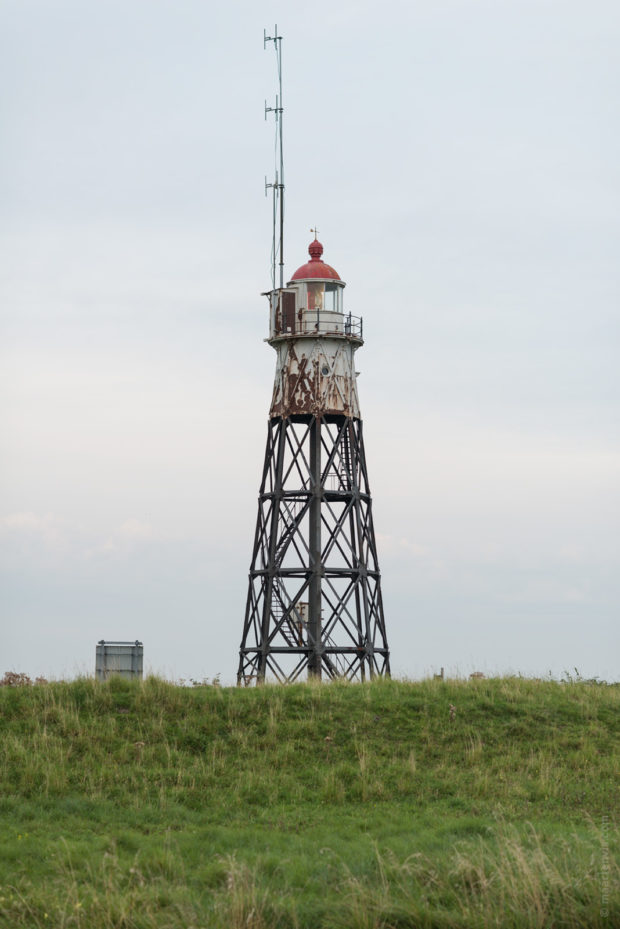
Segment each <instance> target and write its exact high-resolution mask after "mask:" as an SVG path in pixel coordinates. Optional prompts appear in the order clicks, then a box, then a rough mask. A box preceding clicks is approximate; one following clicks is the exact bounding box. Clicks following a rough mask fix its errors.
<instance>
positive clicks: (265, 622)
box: [237, 414, 390, 685]
mask: <svg viewBox="0 0 620 929" xmlns="http://www.w3.org/2000/svg"><path fill="white" fill-rule="evenodd" d="M304 672H306V673H307V674H308V675H309V676H313V677H316V678H321V677H323V676H324V677H326V678H338V677H342V678H346V679H348V680H362V681H363V680H366V679H367V678H372V677H374V676H375V675H386V674H389V673H390V666H389V650H388V645H387V638H386V632H385V622H384V616H383V603H382V599H381V575H380V572H379V563H378V559H377V549H376V545H375V535H374V527H373V521H372V504H371V497H370V488H369V484H368V473H367V469H366V460H365V455H364V443H363V436H362V422H361V420H360V419H357V418H353V417H350V416H345V415H334V414H327V415H322V416H321V415H316V414H305V415H296V416H289V417H281V416H272V418H271V420H270V422H269V428H268V435H267V447H266V452H265V461H264V466H263V476H262V481H261V487H260V494H259V502H258V519H257V523H256V533H255V536H254V546H253V552H252V561H251V565H250V576H249V589H248V597H247V604H246V611H245V621H244V627H243V637H242V642H241V648H240V660H239V670H238V675H237V679H238V683H239V684H245V685H249V684H253V683H261V682H263V681H265V680H266V679H274V680H277V681H281V682H290V681H295V680H297V679H299V678H300V677H301V676H302V674H303V673H304Z"/></svg>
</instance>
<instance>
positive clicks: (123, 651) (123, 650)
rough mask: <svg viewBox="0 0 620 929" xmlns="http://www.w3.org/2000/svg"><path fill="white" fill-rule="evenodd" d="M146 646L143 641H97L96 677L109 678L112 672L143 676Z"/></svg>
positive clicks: (122, 674)
mask: <svg viewBox="0 0 620 929" xmlns="http://www.w3.org/2000/svg"><path fill="white" fill-rule="evenodd" d="M143 652H144V646H143V645H142V642H138V640H137V639H136V641H135V642H106V641H105V640H104V639H101V641H100V642H98V643H97V659H96V662H95V677H96V678H97V680H98V681H105V680H107V679H108V678H109V677H110V675H111V674H117V675H118V676H119V677H129V678H141V677H142V658H143Z"/></svg>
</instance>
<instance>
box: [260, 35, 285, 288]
mask: <svg viewBox="0 0 620 929" xmlns="http://www.w3.org/2000/svg"><path fill="white" fill-rule="evenodd" d="M267 42H273V45H274V48H275V50H276V59H277V64H278V91H279V93H278V94H276V105H275V106H267V101H266V100H265V119H267V113H273V114H274V116H275V121H276V158H277V152H278V149H279V153H280V168H279V171H278V168H277V167H276V171H275V180H274V182H273V184H268V183H267V178H265V196H267V191H268V189H269V188H270V187H271V188H272V190H273V236H272V244H271V284H272V287H273V288H274V289H275V286H276V257H277V256H278V254H279V257H280V261H279V264H280V288H282V287H284V150H283V146H282V114H283V113H284V107H283V106H282V36H281V35H278V27H277V26H275V27H274V35H272V36H271V35H267V30H266V29H264V30H263V49H265V48H267ZM278 205H279V207H280V211H279V212H280V245H279V248H276V228H277V221H278Z"/></svg>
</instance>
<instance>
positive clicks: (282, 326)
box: [275, 309, 364, 339]
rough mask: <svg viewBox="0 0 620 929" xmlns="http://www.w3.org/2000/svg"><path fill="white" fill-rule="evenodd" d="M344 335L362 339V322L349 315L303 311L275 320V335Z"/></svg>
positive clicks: (356, 317) (312, 310) (360, 318)
mask: <svg viewBox="0 0 620 929" xmlns="http://www.w3.org/2000/svg"><path fill="white" fill-rule="evenodd" d="M316 334H320V335H344V336H353V337H354V338H356V339H362V338H363V335H364V320H363V318H362V317H361V316H353V315H352V314H351V313H335V312H330V311H327V310H314V309H305V310H301V311H300V312H298V313H297V315H296V316H295V317H293V314H290V315H289V316H287V315H284V318H283V319H282V318H280V314H279V312H278V313H276V318H275V335H316Z"/></svg>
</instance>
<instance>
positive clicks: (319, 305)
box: [308, 281, 325, 310]
mask: <svg viewBox="0 0 620 929" xmlns="http://www.w3.org/2000/svg"><path fill="white" fill-rule="evenodd" d="M324 295H325V284H324V283H323V282H322V281H313V282H312V283H308V309H309V310H322V309H323V297H324Z"/></svg>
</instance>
